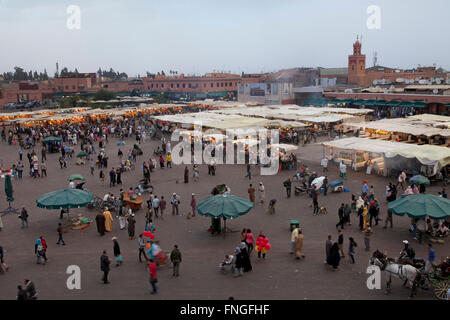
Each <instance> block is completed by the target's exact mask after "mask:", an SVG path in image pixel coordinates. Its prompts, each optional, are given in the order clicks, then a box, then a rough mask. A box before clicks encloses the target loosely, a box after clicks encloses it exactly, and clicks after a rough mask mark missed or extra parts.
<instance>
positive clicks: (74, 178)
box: [69, 174, 86, 181]
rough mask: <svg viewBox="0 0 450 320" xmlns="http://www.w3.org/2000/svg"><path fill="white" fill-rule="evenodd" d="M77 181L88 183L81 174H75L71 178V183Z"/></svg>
mask: <svg viewBox="0 0 450 320" xmlns="http://www.w3.org/2000/svg"><path fill="white" fill-rule="evenodd" d="M76 180H81V181H86V179H85V178H84V177H83V176H82V175H81V174H73V175H71V176H70V177H69V181H76Z"/></svg>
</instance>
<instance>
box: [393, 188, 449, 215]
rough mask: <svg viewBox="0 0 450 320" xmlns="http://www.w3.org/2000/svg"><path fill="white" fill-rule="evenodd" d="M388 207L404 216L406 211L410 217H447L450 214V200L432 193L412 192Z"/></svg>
mask: <svg viewBox="0 0 450 320" xmlns="http://www.w3.org/2000/svg"><path fill="white" fill-rule="evenodd" d="M388 207H389V209H391V211H392V212H393V213H394V214H396V215H398V216H403V215H404V214H405V213H406V214H407V215H408V216H409V217H410V218H425V217H426V216H429V217H430V218H433V219H445V218H446V217H447V216H450V200H448V199H446V198H443V197H438V196H435V195H432V194H424V193H419V194H410V195H407V196H404V197H402V198H400V199H397V200H395V201H392V202H390V203H389V205H388Z"/></svg>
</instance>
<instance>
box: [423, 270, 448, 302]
mask: <svg viewBox="0 0 450 320" xmlns="http://www.w3.org/2000/svg"><path fill="white" fill-rule="evenodd" d="M449 268H450V267H449ZM426 278H427V280H428V283H429V284H431V286H432V287H433V289H434V296H435V297H436V298H438V299H439V300H446V298H447V292H448V290H449V289H450V274H446V273H444V272H443V270H441V269H439V268H437V267H436V266H433V271H431V272H430V273H428V274H427V276H426Z"/></svg>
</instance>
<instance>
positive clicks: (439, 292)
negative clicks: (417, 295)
mask: <svg viewBox="0 0 450 320" xmlns="http://www.w3.org/2000/svg"><path fill="white" fill-rule="evenodd" d="M449 288H450V282H449V281H439V282H437V283H436V284H435V285H434V295H435V296H436V298H438V299H439V300H446V296H447V291H448V289H449Z"/></svg>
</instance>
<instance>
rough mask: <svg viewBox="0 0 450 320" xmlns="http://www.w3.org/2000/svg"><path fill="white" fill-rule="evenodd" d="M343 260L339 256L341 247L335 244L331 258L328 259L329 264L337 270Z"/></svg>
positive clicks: (332, 247)
mask: <svg viewBox="0 0 450 320" xmlns="http://www.w3.org/2000/svg"><path fill="white" fill-rule="evenodd" d="M340 260H341V255H340V254H339V245H338V243H337V242H335V243H334V244H333V245H332V246H331V250H330V256H329V257H328V259H327V263H328V264H329V265H331V266H333V269H334V270H336V269H337V268H338V267H339V261H340Z"/></svg>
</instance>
